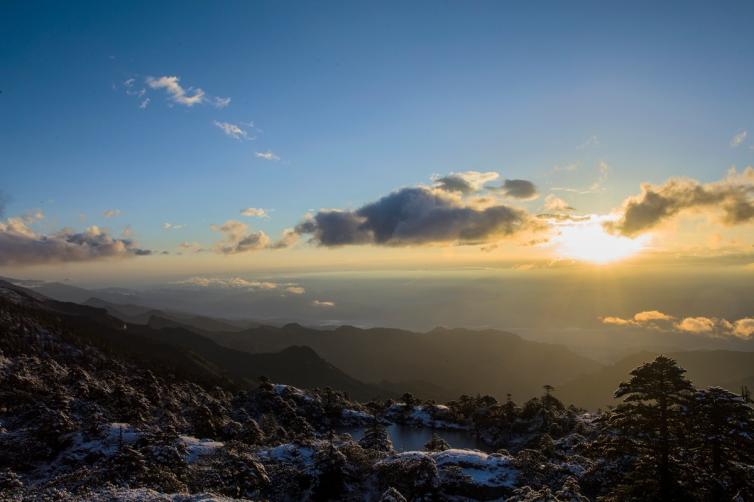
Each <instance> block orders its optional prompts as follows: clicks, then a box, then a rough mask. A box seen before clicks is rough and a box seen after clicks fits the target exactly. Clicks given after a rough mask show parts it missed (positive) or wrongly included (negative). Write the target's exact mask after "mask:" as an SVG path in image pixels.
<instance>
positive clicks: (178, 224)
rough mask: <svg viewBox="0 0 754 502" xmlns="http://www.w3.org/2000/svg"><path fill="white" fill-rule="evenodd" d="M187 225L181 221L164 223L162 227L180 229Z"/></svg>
mask: <svg viewBox="0 0 754 502" xmlns="http://www.w3.org/2000/svg"><path fill="white" fill-rule="evenodd" d="M185 226H186V225H183V224H181V223H167V222H166V223H163V224H162V228H163V229H165V230H180V229H182V228H183V227H185Z"/></svg>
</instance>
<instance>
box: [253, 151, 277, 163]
mask: <svg viewBox="0 0 754 502" xmlns="http://www.w3.org/2000/svg"><path fill="white" fill-rule="evenodd" d="M254 156H255V157H256V158H258V159H264V160H274V161H277V160H280V157H278V156H277V155H275V154H274V153H272V152H271V151H269V150H267V151H266V152H255V153H254Z"/></svg>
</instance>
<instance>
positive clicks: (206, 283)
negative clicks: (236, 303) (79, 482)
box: [174, 276, 306, 295]
mask: <svg viewBox="0 0 754 502" xmlns="http://www.w3.org/2000/svg"><path fill="white" fill-rule="evenodd" d="M174 284H177V285H180V286H191V287H196V288H216V289H238V290H247V291H282V292H284V293H289V294H292V295H303V294H304V293H306V289H304V288H303V287H302V286H301V285H299V284H298V283H295V282H277V281H271V280H258V279H246V278H243V277H203V276H196V277H189V278H188V279H183V280H180V281H176V282H175V283H174Z"/></svg>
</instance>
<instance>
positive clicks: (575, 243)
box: [553, 217, 648, 264]
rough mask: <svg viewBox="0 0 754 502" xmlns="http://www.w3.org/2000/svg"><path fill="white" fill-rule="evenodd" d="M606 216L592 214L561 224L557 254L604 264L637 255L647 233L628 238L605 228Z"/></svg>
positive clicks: (557, 241)
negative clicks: (586, 218) (592, 215)
mask: <svg viewBox="0 0 754 502" xmlns="http://www.w3.org/2000/svg"><path fill="white" fill-rule="evenodd" d="M604 220H605V218H600V217H593V218H590V219H588V220H586V221H579V222H569V223H566V224H562V225H558V227H557V228H558V231H559V235H558V236H557V237H556V238H555V239H553V240H554V242H555V250H556V252H557V253H558V255H560V256H561V257H563V258H571V259H574V260H580V261H586V262H590V263H595V264H605V263H611V262H615V261H618V260H623V259H625V258H629V257H631V256H634V255H635V254H637V253H639V252H640V251H641V250H642V249H644V248H645V247H646V245H647V240H648V238H647V237H646V236H641V237H638V238H636V239H629V238H628V237H623V236H620V235H612V234H610V233H608V232H606V231H605V229H604V228H603V226H602V223H603V222H604Z"/></svg>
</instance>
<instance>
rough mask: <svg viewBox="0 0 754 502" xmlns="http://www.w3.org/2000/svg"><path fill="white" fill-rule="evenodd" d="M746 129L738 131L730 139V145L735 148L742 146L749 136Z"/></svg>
mask: <svg viewBox="0 0 754 502" xmlns="http://www.w3.org/2000/svg"><path fill="white" fill-rule="evenodd" d="M747 134H748V133H747V132H746V131H739V132H737V133H736V134H735V135H734V136H733V137H732V138H731V139H730V146H732V147H733V148H736V147H737V146H740V145H741V144H742V143H743V142H744V141H746V136H747Z"/></svg>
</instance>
